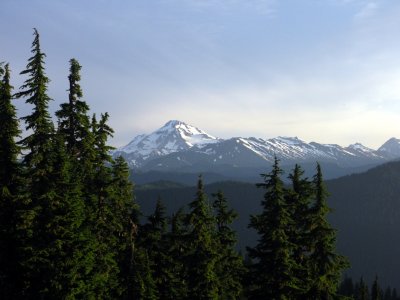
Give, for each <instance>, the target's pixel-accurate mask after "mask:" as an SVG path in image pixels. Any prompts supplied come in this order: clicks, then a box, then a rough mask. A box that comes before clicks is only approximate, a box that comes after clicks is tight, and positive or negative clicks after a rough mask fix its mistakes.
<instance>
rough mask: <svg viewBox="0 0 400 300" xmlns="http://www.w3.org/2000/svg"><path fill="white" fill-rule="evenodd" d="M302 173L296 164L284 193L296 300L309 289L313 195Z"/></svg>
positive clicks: (310, 186)
mask: <svg viewBox="0 0 400 300" xmlns="http://www.w3.org/2000/svg"><path fill="white" fill-rule="evenodd" d="M303 176H304V171H303V170H302V169H301V167H300V166H299V165H298V164H296V165H295V167H294V169H293V172H292V173H291V174H290V175H289V179H290V181H291V184H292V187H291V189H290V190H287V191H286V201H287V203H288V207H289V212H290V219H291V220H292V222H291V224H289V229H290V230H289V240H290V242H291V244H292V245H293V254H292V255H293V259H294V261H296V262H297V264H296V265H295V266H294V268H293V273H294V276H296V278H297V280H298V282H299V283H300V284H299V288H300V289H299V291H298V296H297V297H298V298H301V295H303V296H304V295H305V298H306V299H307V290H308V289H309V287H310V274H309V273H310V267H309V266H310V259H309V253H310V251H311V247H312V246H311V244H312V238H311V236H310V229H311V218H310V204H311V197H312V194H313V187H312V183H311V182H310V181H309V180H308V179H307V178H304V177H303Z"/></svg>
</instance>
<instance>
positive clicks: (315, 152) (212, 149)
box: [113, 120, 400, 169]
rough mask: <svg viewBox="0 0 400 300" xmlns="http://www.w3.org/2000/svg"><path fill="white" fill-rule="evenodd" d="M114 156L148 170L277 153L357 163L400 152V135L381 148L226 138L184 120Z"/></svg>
mask: <svg viewBox="0 0 400 300" xmlns="http://www.w3.org/2000/svg"><path fill="white" fill-rule="evenodd" d="M113 155H114V156H118V155H122V156H123V157H124V158H125V159H126V160H127V162H128V164H129V165H130V166H131V167H135V168H142V167H143V168H149V169H151V168H153V167H155V168H160V169H162V168H165V167H167V166H168V167H170V168H172V166H176V167H178V166H179V167H187V166H191V165H192V164H197V165H202V166H206V165H210V166H215V165H218V164H219V165H224V166H226V165H234V166H249V165H251V166H255V165H260V164H263V163H271V162H273V159H274V156H276V157H277V158H278V159H280V160H281V161H282V163H283V164H287V163H294V162H296V163H297V162H299V163H301V162H305V163H312V162H316V161H319V162H327V163H332V164H336V165H338V166H340V167H358V166H361V165H368V164H371V163H374V162H383V161H387V160H388V159H393V158H398V157H400V139H396V138H392V139H390V140H388V141H387V142H386V143H385V144H384V145H382V147H381V148H379V150H378V151H376V150H373V149H370V148H368V147H365V146H363V145H362V144H360V143H355V144H351V145H349V146H348V147H342V146H340V145H336V144H320V143H316V142H310V143H307V142H305V141H303V140H301V139H299V138H298V137H286V136H278V137H276V138H270V139H261V138H255V137H249V138H243V137H236V138H231V139H226V140H224V139H219V138H216V137H214V136H212V135H210V134H208V133H206V132H205V131H203V130H201V129H199V128H197V127H195V126H192V125H189V124H187V123H184V122H182V121H178V120H171V121H168V122H167V123H166V124H165V125H164V126H162V127H161V128H159V129H157V130H156V131H154V132H152V133H150V134H142V135H139V136H137V137H135V138H134V139H133V140H132V141H131V142H130V143H129V144H128V145H126V146H124V147H121V148H119V149H117V150H116V151H114V152H113Z"/></svg>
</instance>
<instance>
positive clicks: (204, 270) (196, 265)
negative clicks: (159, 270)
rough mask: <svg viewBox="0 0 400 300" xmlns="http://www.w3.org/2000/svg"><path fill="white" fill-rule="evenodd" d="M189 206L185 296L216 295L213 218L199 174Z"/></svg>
mask: <svg viewBox="0 0 400 300" xmlns="http://www.w3.org/2000/svg"><path fill="white" fill-rule="evenodd" d="M189 207H190V211H189V213H188V215H187V218H186V224H187V226H188V235H187V243H188V247H189V249H187V251H188V252H187V253H186V263H187V266H188V274H187V282H188V298H189V299H218V278H217V274H216V265H215V264H216V261H217V252H216V251H217V249H216V243H215V237H216V232H215V219H214V217H213V215H212V212H211V207H210V205H209V203H208V201H207V198H206V194H205V192H204V186H203V181H202V178H201V177H200V178H199V180H198V183H197V192H196V198H195V200H194V201H192V202H191V203H190V204H189Z"/></svg>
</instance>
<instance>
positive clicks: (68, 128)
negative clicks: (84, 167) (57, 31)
mask: <svg viewBox="0 0 400 300" xmlns="http://www.w3.org/2000/svg"><path fill="white" fill-rule="evenodd" d="M81 68H82V67H81V66H80V64H79V62H78V61H77V60H76V59H74V58H72V59H71V60H70V74H69V76H68V81H69V89H68V91H69V94H68V102H67V103H63V104H61V105H60V106H61V109H60V110H58V111H57V112H56V116H57V117H58V118H59V126H58V131H59V133H60V134H62V135H63V136H64V138H65V141H66V143H67V150H68V153H69V155H70V156H71V157H73V158H75V159H77V160H82V159H83V158H84V154H85V149H86V148H87V146H86V145H85V143H87V137H88V131H89V127H90V118H89V116H88V111H89V106H88V105H87V104H86V102H85V101H83V100H82V99H81V98H82V96H83V93H82V89H81V86H80V83H79V82H80V80H81V75H80V70H81Z"/></svg>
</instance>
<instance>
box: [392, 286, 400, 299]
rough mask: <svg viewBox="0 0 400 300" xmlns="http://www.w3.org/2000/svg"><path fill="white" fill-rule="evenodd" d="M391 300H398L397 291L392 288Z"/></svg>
mask: <svg viewBox="0 0 400 300" xmlns="http://www.w3.org/2000/svg"><path fill="white" fill-rule="evenodd" d="M392 299H393V300H397V299H399V298H398V297H397V290H396V289H395V288H393V291H392Z"/></svg>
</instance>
